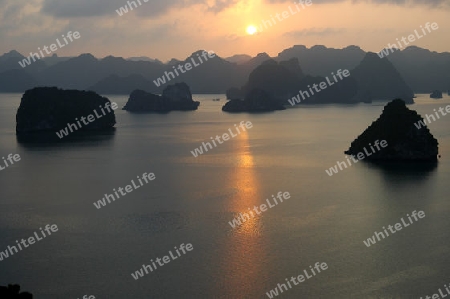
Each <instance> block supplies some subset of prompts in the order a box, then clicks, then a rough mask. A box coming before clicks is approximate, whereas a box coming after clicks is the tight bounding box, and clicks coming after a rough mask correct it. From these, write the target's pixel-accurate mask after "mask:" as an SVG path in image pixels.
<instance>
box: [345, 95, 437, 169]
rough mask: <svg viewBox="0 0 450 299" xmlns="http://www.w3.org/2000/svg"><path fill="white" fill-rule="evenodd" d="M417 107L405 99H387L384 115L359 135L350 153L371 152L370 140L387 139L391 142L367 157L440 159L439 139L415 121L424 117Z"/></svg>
mask: <svg viewBox="0 0 450 299" xmlns="http://www.w3.org/2000/svg"><path fill="white" fill-rule="evenodd" d="M422 120H423V119H422V117H421V116H420V115H419V114H417V112H416V111H412V110H409V109H408V108H407V107H406V105H405V102H404V101H403V100H400V99H396V100H393V101H391V102H390V103H388V104H387V105H386V106H385V107H384V110H383V113H382V114H381V116H380V117H379V118H378V119H377V120H376V121H374V122H373V123H372V124H371V125H370V126H369V127H368V128H367V129H366V130H365V131H364V132H363V133H362V134H361V135H360V136H358V138H356V139H355V140H354V141H353V142H352V144H351V146H350V148H349V150H347V151H346V152H345V153H346V154H347V155H355V156H356V155H357V154H358V153H361V152H364V148H366V149H367V150H368V151H369V152H370V151H371V150H370V149H369V144H374V141H376V140H379V141H381V140H386V141H387V144H388V146H387V147H385V148H382V149H381V150H379V151H376V152H375V153H373V154H372V155H371V156H369V157H367V158H366V159H367V160H377V161H382V160H384V161H428V162H435V161H437V155H438V141H437V140H436V139H435V138H434V137H433V135H432V134H431V133H430V131H429V130H428V128H427V127H426V126H424V127H422V128H420V129H418V128H417V127H416V126H415V124H416V123H417V122H418V121H422Z"/></svg>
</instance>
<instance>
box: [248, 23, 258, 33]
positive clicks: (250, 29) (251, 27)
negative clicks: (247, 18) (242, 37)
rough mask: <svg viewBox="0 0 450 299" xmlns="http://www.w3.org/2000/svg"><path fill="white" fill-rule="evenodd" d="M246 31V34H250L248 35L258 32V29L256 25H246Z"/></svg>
mask: <svg viewBox="0 0 450 299" xmlns="http://www.w3.org/2000/svg"><path fill="white" fill-rule="evenodd" d="M246 31H247V33H248V34H250V35H253V34H255V33H256V32H258V29H256V27H255V26H253V25H249V26H248V27H247V30H246Z"/></svg>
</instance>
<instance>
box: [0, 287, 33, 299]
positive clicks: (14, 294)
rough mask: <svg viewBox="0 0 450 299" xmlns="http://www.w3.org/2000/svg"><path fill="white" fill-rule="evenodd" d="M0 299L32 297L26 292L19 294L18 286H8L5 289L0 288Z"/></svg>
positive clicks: (29, 298) (25, 298)
mask: <svg viewBox="0 0 450 299" xmlns="http://www.w3.org/2000/svg"><path fill="white" fill-rule="evenodd" d="M0 298H3V299H33V295H32V294H30V293H28V292H22V293H21V292H20V286H19V285H17V284H14V285H11V284H9V285H8V286H7V287H4V286H0Z"/></svg>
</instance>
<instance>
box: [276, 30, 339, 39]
mask: <svg viewBox="0 0 450 299" xmlns="http://www.w3.org/2000/svg"><path fill="white" fill-rule="evenodd" d="M345 31H346V29H344V28H338V29H335V28H309V29H303V30H297V31H290V32H287V33H285V34H284V36H287V37H304V36H327V35H333V34H339V33H343V32H345Z"/></svg>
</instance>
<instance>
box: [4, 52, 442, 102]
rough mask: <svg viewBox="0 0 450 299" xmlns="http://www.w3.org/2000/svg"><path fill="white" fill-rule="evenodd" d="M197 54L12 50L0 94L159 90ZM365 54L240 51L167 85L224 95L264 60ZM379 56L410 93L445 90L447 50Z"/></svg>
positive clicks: (311, 66)
mask: <svg viewBox="0 0 450 299" xmlns="http://www.w3.org/2000/svg"><path fill="white" fill-rule="evenodd" d="M200 52H202V51H196V52H194V53H192V54H191V55H190V56H189V57H187V58H186V59H185V60H183V61H180V60H177V59H172V60H170V61H169V62H168V63H165V64H164V63H162V62H161V61H158V60H153V59H151V58H148V57H134V58H129V59H124V58H122V57H113V56H108V57H105V58H103V59H98V58H96V57H94V56H93V55H91V54H89V53H87V54H81V55H79V56H77V57H57V56H54V57H46V58H45V59H42V60H37V61H36V62H32V63H31V65H29V66H27V67H26V68H22V67H21V66H20V65H19V63H18V62H19V61H20V60H23V59H25V57H24V56H23V55H22V54H20V53H19V52H17V51H15V50H12V51H10V52H8V53H5V54H4V55H2V56H0V79H1V81H2V82H1V84H0V92H11V90H12V89H13V90H15V92H23V91H25V90H26V89H29V88H31V87H35V86H57V87H59V88H66V89H67V88H70V89H73V88H75V89H92V90H94V91H97V92H100V93H105V94H115V93H121V94H129V93H130V92H131V91H133V90H135V89H143V90H147V91H149V92H154V93H161V92H162V90H163V89H164V86H161V87H156V86H155V85H154V84H153V81H154V80H156V79H157V78H159V77H161V76H163V75H164V72H166V71H173V67H174V66H175V67H176V66H177V65H179V64H184V63H187V62H189V60H190V57H191V56H193V55H196V54H197V53H200ZM366 54H367V53H366V52H365V51H363V50H362V49H361V48H359V47H357V46H348V47H346V48H343V49H333V48H327V47H325V46H320V45H318V46H313V47H311V48H307V47H305V46H302V45H295V46H293V47H291V48H288V49H285V50H283V51H281V52H280V53H279V54H278V56H277V57H270V56H269V55H268V54H266V53H260V54H258V55H257V56H255V57H250V56H249V55H245V54H240V55H234V56H232V57H228V58H225V59H224V58H221V57H218V56H216V57H215V58H214V59H211V60H210V61H208V62H206V63H204V64H203V65H201V66H199V67H196V68H193V69H192V70H190V71H188V72H186V73H185V74H182V75H180V76H179V77H177V78H175V79H173V80H172V81H171V82H170V83H171V84H173V83H177V82H186V83H187V84H188V85H189V86H190V87H191V90H192V92H193V93H225V91H226V90H227V89H229V88H230V87H232V86H243V85H244V84H245V83H246V82H247V79H248V76H249V75H250V73H251V72H252V71H253V70H254V69H255V68H257V67H258V66H260V65H261V64H262V63H264V62H265V61H267V60H269V59H273V60H275V61H277V62H281V61H289V60H290V59H292V58H297V59H298V61H299V65H300V67H301V70H302V71H303V73H304V74H305V75H310V76H321V77H324V76H328V75H329V74H330V73H331V72H332V71H336V70H338V69H349V70H351V69H354V68H356V67H357V66H358V65H359V64H360V63H361V61H362V60H363V58H364V57H365V55H366ZM383 59H387V60H389V61H391V62H392V64H393V66H394V67H395V68H396V69H397V71H398V72H399V74H400V76H401V77H402V78H403V79H404V81H405V82H406V84H407V85H409V86H410V87H411V88H412V89H413V91H414V92H418V93H431V92H432V91H433V90H436V89H438V90H444V91H446V90H449V89H450V75H449V72H448V70H450V53H448V52H445V53H436V52H432V51H429V50H426V49H422V48H418V47H414V46H413V47H408V48H406V49H404V50H402V51H396V52H395V53H392V54H390V55H389V57H387V58H383ZM13 70H15V71H14V72H12V71H13ZM19 70H20V71H19ZM133 76H134V77H133ZM17 81H23V82H22V83H21V82H17ZM147 84H148V86H146V85H147ZM10 86H14V88H10Z"/></svg>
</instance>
